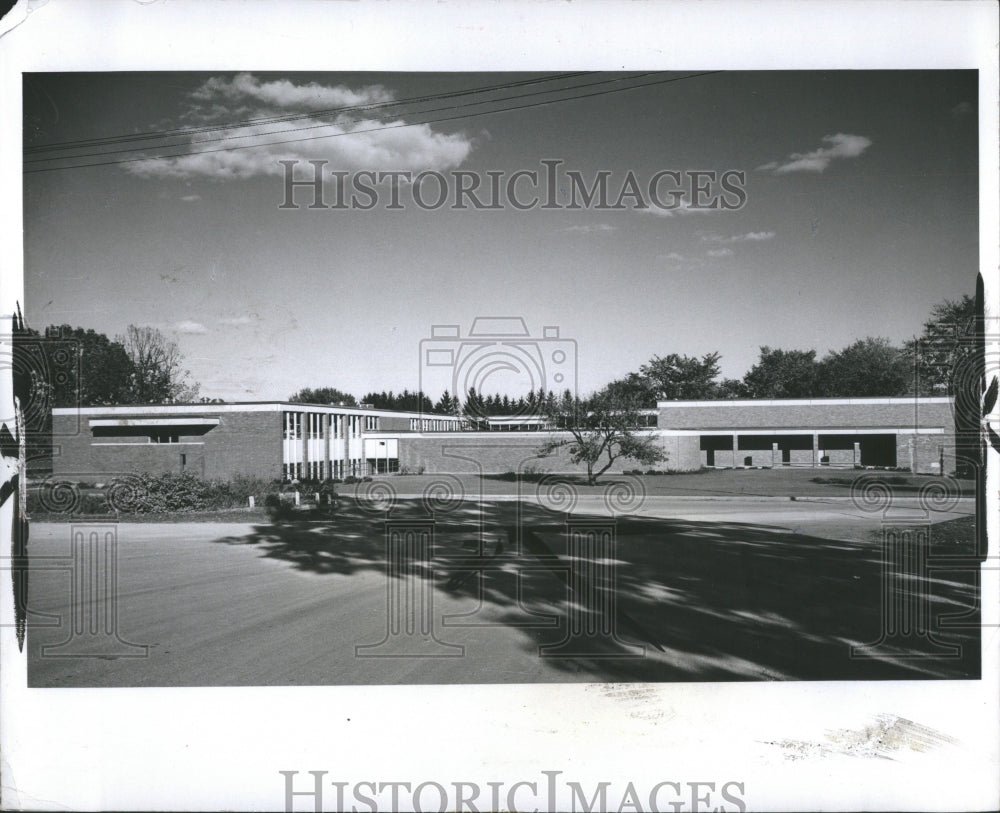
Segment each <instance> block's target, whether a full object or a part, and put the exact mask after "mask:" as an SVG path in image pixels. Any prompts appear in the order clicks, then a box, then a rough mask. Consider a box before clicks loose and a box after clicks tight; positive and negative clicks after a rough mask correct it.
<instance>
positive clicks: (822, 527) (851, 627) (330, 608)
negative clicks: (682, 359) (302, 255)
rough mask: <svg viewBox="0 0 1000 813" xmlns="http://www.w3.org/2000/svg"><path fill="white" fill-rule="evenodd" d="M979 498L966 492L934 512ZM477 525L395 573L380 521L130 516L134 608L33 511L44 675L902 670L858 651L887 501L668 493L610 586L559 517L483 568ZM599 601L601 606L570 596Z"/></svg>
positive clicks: (872, 601)
mask: <svg viewBox="0 0 1000 813" xmlns="http://www.w3.org/2000/svg"><path fill="white" fill-rule="evenodd" d="M591 508H593V513H594V514H599V513H600V507H599V506H598V505H597V503H596V502H595V505H594V506H587V505H585V504H584V503H583V502H581V503H580V505H579V506H578V510H587V511H590V510H591ZM506 510H510V511H513V508H512V507H510V508H508V509H506ZM897 510H898V511H900V512H902V513H903V514H908V512H917V511H919V509H918V508H917V507H916V506H913V507H912V508H898V509H897ZM971 512H972V506H971V505H969V504H966V503H965V502H963V503H962V504H961V505H960V506H958V507H957V508H956V509H955V510H954V511H953V512H952V513H950V514H939V515H935V516H934V518H933V519H935V520H944V519H952V518H955V517H957V516H961V515H965V514H969V513H971ZM473 514H474V512H473ZM908 515H909V516H911V518H912V516H914V515H913V514H908ZM470 516H472V515H470ZM498 516H499V515H498ZM510 516H512V515H510ZM510 516H508V517H507V519H510ZM473 518H475V517H474V516H473ZM468 521H469V517H465V518H463V519H462V520H461V522H459V523H458V524H452V525H451V526H448V525H446V524H445V525H442V526H441V528H440V531H439V533H438V537H437V539H436V540H435V548H434V551H433V559H431V558H425V557H424V556H423V554H422V553H420V552H419V550H418V549H416V548H410V549H409V550H410V551H411V552H412V553H413V556H412V557H410V558H406V557H403V558H402V559H399V560H396V562H395V565H393V567H394V568H395V569H393V570H392V578H387V564H386V555H385V551H386V543H385V537H384V532H383V528H382V525H381V523H380V522H373V521H372V520H370V519H367V520H366V522H367V523H368V524H367V525H364V524H363V523H360V521H356V522H353V523H352V522H349V521H347V520H346V519H345V520H344V521H343V522H340V521H338V522H326V523H324V522H315V523H301V524H297V525H287V526H270V525H244V524H240V525H236V524H209V523H186V524H138V523H132V524H127V523H122V524H120V525H118V526H117V529H116V539H117V559H116V561H117V579H116V582H117V604H116V606H117V611H118V612H117V620H116V621H115V620H114V619H112V618H111V617H110V616H107V617H105V616H104V615H99V614H101V613H104V612H105V611H106V610H107V609H108V607H109V606H110V604H109V603H108V602H102V601H97V603H92V604H88V603H87V602H88V601H89V600H90V599H95V598H96V599H100V598H101V597H102V596H104V595H105V592H104V590H105V588H104V587H103V586H102V585H98V584H96V583H89V584H85V583H83V582H80V581H77V582H76V583H75V584H76V588H75V589H76V591H77V592H76V593H75V594H74V592H73V590H74V581H73V579H72V578H71V576H72V572H73V571H72V567H73V564H74V561H75V562H76V564H77V567H78V570H77V573H78V574H79V575H81V576H82V578H83V579H84V581H86V580H87V579H89V578H91V577H92V576H94V574H95V573H98V572H100V573H101V574H102V575H103V574H105V573H107V572H110V571H107V570H106V569H104V568H102V567H101V565H100V561H101V560H100V559H84V558H80V557H77V559H76V560H74V559H73V558H72V556H71V544H70V538H71V537H70V535H71V529H72V528H74V527H79V526H72V525H69V524H40V525H34V526H32V537H31V552H32V573H31V583H30V606H31V610H32V612H33V613H35V615H33V616H32V620H33V622H34V623H33V624H32V626H31V627H30V629H29V636H28V650H29V684H30V685H33V686H235V685H336V684H378V683H456V682H464V683H507V682H516V683H530V682H539V681H560V682H568V681H593V680H732V679H735V680H743V679H762V678H764V679H768V678H823V677H829V678H841V677H872V676H886V673H885V672H884V671H874V672H873V671H872V670H873V669H875V670H878V669H881V670H884V669H887V668H889V667H887V666H886V665H885V663H884V662H883V661H879V662H878V663H876V664H874V665H873V663H872V662H870V661H869V662H858V661H854V660H852V659H851V658H849V657H847V656H846V654H845V653H846V652H847V651H848V649H849V646H850V644H851V643H865V642H866V641H868V640H871V639H873V638H875V637H877V634H878V628H877V625H878V617H877V613H878V602H879V597H880V592H879V590H880V587H879V585H880V576H879V572H878V570H877V562H878V554H879V552H878V550H877V546H873V545H872V544H871V542H870V541H868V537H869V535H870V534H869V532H870V531H871V530H872V529H875V528H877V527H878V526H879V523H880V521H881V517H878V516H872V515H868V514H863V513H861V512H859V511H858V510H857V509H856V508H855V507H854V506H852V505H850V504H847V503H844V502H843V501H839V502H835V503H822V502H796V503H788V502H783V503H777V502H769V501H753V500H751V501H725V502H707V501H698V502H684V503H678V501H677V500H676V499H673V500H667V499H664V500H657V499H656V498H650V499H648V500H647V502H646V503H645V504H644V505H643V506H642V508H641V509H640V511H639V512H638V513H637V515H636V516H635V517H634V518H632V519H630V520H628V521H623V522H621V523H620V525H619V535H618V547H617V548H616V550H615V552H614V555H615V562H614V563H615V565H616V568H617V569H616V570H614V574H615V578H616V579H617V587H616V589H615V590H614V591H604V592H603V593H602V592H601V591H600V590H598V591H597V592H596V593H595V594H594V595H596V596H598V597H597V598H594V595H591V597H590V599H589V601H590V604H588V603H587V602H588V599H587V598H586V595H590V594H589V593H587V591H588V589H589V588H588V586H587V585H588V582H587V581H586V579H585V578H583V577H582V576H581V572H582V571H580V570H579V569H578V570H574V569H573V567H572V566H570V565H569V564H567V563H568V561H569V560H568V558H567V550H566V547H565V545H566V543H565V542H564V541H563V538H562V536H561V530H560V529H561V526H560V525H559V524H558V523H552V524H551V525H550V526H541V525H540V526H539V527H538V528H537V529H536V530H535V531H534V532H533V533H532V534H529V535H527V536H526V537H525V538H524V539H523V540H520V541H518V543H517V545H515V544H514V543H515V537H514V535H513V534H511V533H507V532H505V530H504V528H508V527H509V525H504V528H502V529H500V530H499V531H495V530H494V529H491V528H488V529H487V530H488V533H487V535H486V538H485V540H484V546H483V552H484V555H485V556H486V558H487V562H486V564H487V567H486V570H485V571H482V572H480V571H478V570H474V569H472V568H471V567H470V566H469V561H470V560H469V556H470V555H472V554H473V553H474V552H475V544H474V542H475V540H473V539H472V538H470V535H469V534H468V533H467V532H463V529H467V526H465V525H462V522H466V523H467V522H468ZM84 527H85V529H87V530H89V526H84ZM829 537H833V538H835V539H838V540H840V541H837V542H832V541H829ZM845 540H846V541H845ZM102 544H103V542H102ZM518 545H520V548H521V549H520V550H518ZM84 547H85V548H87V550H91V548H89V547H87V546H84ZM100 550H102V551H104V550H106V551H110V548H107V549H106V548H100ZM606 553H607V551H603V552H601V551H594V552H593V555H592V556H591V557H590V560H589V561H588V565H589V566H590V570H587V571H586V572H587V573H589V574H590V576H589V578H590V579H591V582H590V584H593V583H595V582H594V580H595V579H596V580H598V581H599V580H600V579H601V578H602V576H601V572H599V570H600V568H601V567H605V566H606V563H607V562H608V561H611V560H610V559H602V558H601V557H602V556H603V555H605V554H606ZM88 555H93V554H88ZM98 555H100V554H98ZM95 562H96V563H97V564H95ZM477 562H478V565H479V566H482V564H483V560H482V559H480V560H477ZM428 563H433V564H432V567H433V571H434V572H433V573H432V572H430V568H429V567H427V565H428ZM595 568H597V570H595ZM603 572H604V573H605V574H606V573H608V572H611V571H603ZM575 579H576V581H574V580H575ZM580 579H583V580H582V581H580ZM390 588H391V589H390ZM396 588H398V590H396ZM585 594H586V595H585ZM612 595H613V598H611V599H609V596H612ZM74 596H75V600H74ZM601 596H603V598H602V597H601ZM394 599H395V600H398V603H397V604H392V603H391V600H394ZM609 600H610V601H612V602H613V604H611V605H609V604H608V603H607V602H608V601H609ZM601 601H603V602H605V603H604V604H601V606H600V607H597V604H600V602H601ZM581 602H582V604H583V605H584V609H585V610H586V609H587V608H588V607H589V608H590V610H593V612H589V611H588V612H583V611H580V612H577V613H576V615H574V612H576V611H575V610H568V609H567V608H570V607H577V606H578V605H580V604H581ZM595 602H596V604H595ZM844 606H847V607H853V608H855V609H853V610H847V611H845V610H844V609H843V607H844ZM609 610H610V612H611V615H612V616H613V617H614V619H615V621H614V626H615V629H614V630H613V631H610V628H609V627H608V626H607V623H606V618H607V617H608V612H609ZM852 612H854V613H855V614H854V615H852V614H851V613H852ZM872 612H874V613H875V616H872ZM44 614H48V615H44ZM424 619H429V620H426V621H425V620H424ZM391 621H398V622H399V625H400V626H399V627H398V628H396V629H393V628H392V625H391V624H390V622H391ZM422 623H425V624H429V625H430V628H431V629H432V630H433V632H432V634H431V635H427V634H424V633H425V632H426V630H422V629H421V625H422ZM872 623H874V624H875V626H874V627H873V626H872ZM46 624H56V625H55V626H46ZM74 624H75V625H76V626H75V629H74ZM408 624H409V625H411V628H410V629H408V628H407V625H408ZM574 624H576V625H577V626H578V627H579V628H580V629H579V631H580V635H579V636H578V637H577V638H575V639H574V638H572V637H570V638H569V644H568V645H566V646H564V647H563V649H561V650H560V649H558V648H556V649H549V650H547V651H546V653H545V654H544V655H543V654H542V653H541V650H540V649H539V647H545V646H549V647H552V646H553V645H557V644H559V643H560V642H563V641H566V639H567V635H568V633H569V632H570V631H572V629H573V628H574ZM106 630H116V633H117V637H116V636H115V635H111V634H105V633H106ZM132 645H135V646H132ZM366 645H367V647H368V648H362V649H358V647H359V646H361V647H365V646H366ZM373 645H376V646H373ZM46 647H47V648H46ZM43 648H45V649H44V654H43ZM81 654H83V655H86V657H80V655H81ZM66 655H70V656H69V657H66ZM388 655H391V656H392V657H386V656H388ZM880 664H881V665H880ZM892 668H893V669H896V670H897V671H895V672H892V673H891V674H892V676H897V677H917V676H921V675H936V676H956V672H955V671H954V670H956V669H958V670H959V673H961V670H962V669H965V670H967V671H968V670H970V669H971V670H973V671H974V670H975V669H976V668H978V665H977V663H975V662H969V661H968V660H966V661H963V662H962V663H958V664H956V662H955V661H949V662H948V663H944V664H935V663H929V662H926V661H925V662H921V663H920V664H919V665H918V666H916V667H915V666H914V665H913V662H912V661H901V662H900V663H899V664H897V665H896V666H893V667H892Z"/></svg>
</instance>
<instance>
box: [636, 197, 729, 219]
mask: <svg viewBox="0 0 1000 813" xmlns="http://www.w3.org/2000/svg"><path fill="white" fill-rule="evenodd" d="M633 211H636V212H645V213H646V214H648V215H655V216H656V217H673V216H674V215H698V214H711V213H713V212H725V211H728V210H726V209H723V208H722V207H721V206H720V207H718V208H716V209H712V208H705V207H701V206H699V207H697V208H695V207H693V206H692V205H691V201H689V200H688V199H687V198H681V199H680V200H679V201H678V203H677V205H676V206H675V207H674V208H673V209H667V208H665V207H663V206H657V205H656V204H655V203H653V204H650V205H649V206H648V207H647V208H645V209H634V210H633Z"/></svg>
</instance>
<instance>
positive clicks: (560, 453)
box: [399, 432, 700, 474]
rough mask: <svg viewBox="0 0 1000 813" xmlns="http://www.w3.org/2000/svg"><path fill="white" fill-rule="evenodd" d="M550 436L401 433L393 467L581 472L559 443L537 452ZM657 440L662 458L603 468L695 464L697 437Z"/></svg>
mask: <svg viewBox="0 0 1000 813" xmlns="http://www.w3.org/2000/svg"><path fill="white" fill-rule="evenodd" d="M552 436H553V433H548V432H518V433H515V432H507V433H488V432H484V433H476V432H460V433H450V432H449V433H441V434H423V435H416V434H415V435H410V436H406V435H401V436H400V438H399V466H400V469H401V470H403V469H406V470H409V471H419V470H420V469H423V471H424V472H425V473H427V474H439V473H443V472H455V473H460V472H478V471H482V472H483V473H485V474H503V473H504V472H508V471H514V472H516V471H524V470H525V468H526V467H533V468H534V469H536V470H538V471H550V472H582V471H585V470H586V467H585V466H583V465H576V464H574V463H573V462H572V461H571V460H570V455H569V452H568V451H567V450H566V449H565V448H562V449H558V450H557V451H555V452H553V453H552V454H551V455H549V456H548V457H544V458H540V457H538V449H539V448H540V447H541V446H542V444H543V443H545V441H546V439H548V438H549V437H552ZM661 445H662V446H663V448H664V449H665V451H666V453H667V460H666V461H664V462H661V463H657V464H656V465H655V466H647V465H643V464H641V463H638V462H636V461H635V460H632V459H631V458H619V459H618V460H615V462H614V463H613V464H612V466H611V468H610V469H608V471H610V472H622V471H624V470H627V469H643V470H646V469H648V468H656V469H660V470H665V469H673V470H691V469H697V468H698V467H699V466H700V461H699V457H698V438H697V437H690V436H688V437H678V436H671V437H665V438H661ZM601 465H603V464H601Z"/></svg>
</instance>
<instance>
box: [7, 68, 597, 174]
mask: <svg viewBox="0 0 1000 813" xmlns="http://www.w3.org/2000/svg"><path fill="white" fill-rule="evenodd" d="M588 73H590V72H589V71H578V72H576V73H561V74H554V75H552V76H543V77H536V78H534V79H524V80H522V81H520V82H503V83H500V84H496V85H485V86H483V87H478V88H469V89H466V90H453V91H447V92H443V93H434V94H426V95H423V96H412V97H409V98H406V99H395V100H392V101H387V102H371V103H369V104H363V105H350V106H345V107H332V108H327V109H323V110H312V111H308V112H305V113H287V114H285V115H282V116H262V117H259V118H252V119H244V120H242V121H237V122H230V123H229V124H206V125H201V126H197V127H178V128H174V129H167V130H147V131H143V132H138V133H132V134H123V135H116V136H103V137H101V138H91V139H81V140H71V141H58V142H51V143H47V144H37V145H35V146H33V147H28V148H26V149H25V151H24V152H25V154H26V155H33V154H35V153H41V152H50V151H53V150H55V151H58V150H61V149H78V148H79V149H83V148H85V147H91V146H94V147H100V146H104V145H106V144H114V143H120V142H126V143H127V142H129V141H142V140H147V139H160V138H172V137H174V136H178V137H179V136H186V135H196V134H198V133H203V132H215V131H217V130H227V129H234V128H239V127H251V126H255V125H264V124H280V123H283V122H289V121H296V120H299V119H311V118H319V117H321V116H329V115H334V114H336V113H346V112H351V111H366V110H377V109H386V108H391V107H397V106H400V105H405V104H411V103H419V102H424V101H433V100H436V99H447V98H453V97H456V96H469V95H474V94H477V93H492V92H493V91H496V90H509V89H511V88H516V87H526V86H528V85H536V84H539V83H541V82H555V81H562V80H566V79H575V78H577V77H578V76H585V75H587V74H588Z"/></svg>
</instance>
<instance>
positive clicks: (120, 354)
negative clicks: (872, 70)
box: [24, 325, 207, 407]
mask: <svg viewBox="0 0 1000 813" xmlns="http://www.w3.org/2000/svg"><path fill="white" fill-rule="evenodd" d="M27 334H28V340H27V341H26V342H25V343H24V347H25V355H24V359H25V362H24V363H25V364H26V365H27V366H28V368H29V372H28V374H29V375H30V377H31V379H32V388H33V390H34V392H35V394H36V396H43V397H41V398H40V399H39V401H40V402H45V403H48V405H49V406H52V407H73V406H78V405H79V406H115V405H119V404H157V403H191V402H193V401H196V400H198V390H199V387H198V384H197V383H194V382H192V381H191V380H190V378H189V376H190V372H189V371H188V370H186V369H185V368H184V359H183V356H182V355H181V352H180V350H179V349H178V347H177V344H176V343H175V342H173V341H171V340H170V339H168V338H167V337H166V336H164V335H163V333H161V332H160V331H159V330H157V329H156V328H153V327H140V326H136V325H129V326H128V328H126V330H125V333H124V334H123V335H121V336H117V337H116V338H114V339H111V338H108V336H106V335H105V334H103V333H98V332H96V331H95V330H92V329H89V328H88V329H85V328H82V327H71V326H70V325H50V326H49V327H48V328H46V330H45V332H44V334H42V333H39V332H38V331H37V330H32V329H28V330H27ZM203 400H207V399H203Z"/></svg>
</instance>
